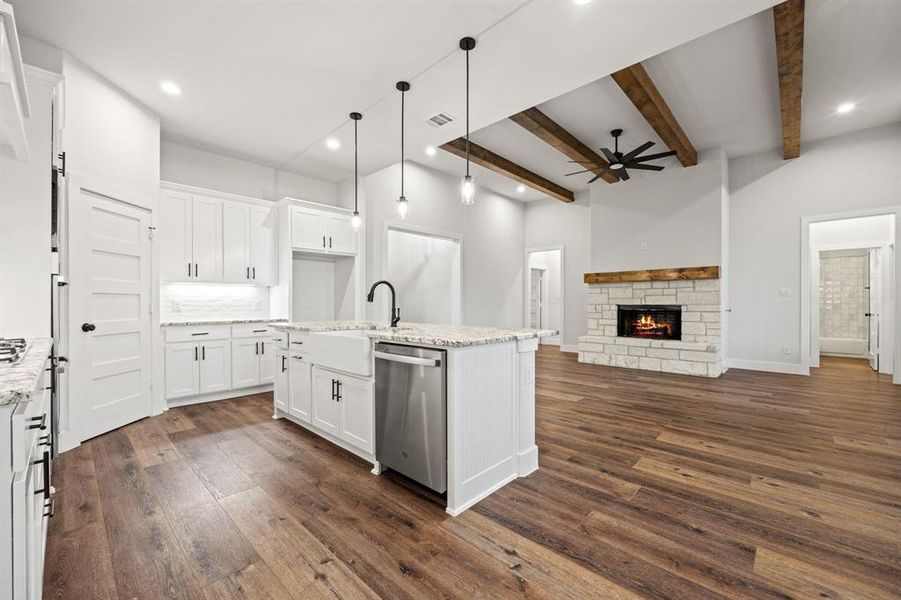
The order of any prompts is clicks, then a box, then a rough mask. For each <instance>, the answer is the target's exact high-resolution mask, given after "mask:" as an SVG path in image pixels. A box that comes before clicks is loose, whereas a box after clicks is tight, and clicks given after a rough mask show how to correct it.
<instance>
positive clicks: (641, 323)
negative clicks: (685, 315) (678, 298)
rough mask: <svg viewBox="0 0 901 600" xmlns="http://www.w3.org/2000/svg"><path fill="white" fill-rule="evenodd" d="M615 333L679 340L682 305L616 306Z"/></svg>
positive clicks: (653, 338) (620, 335) (626, 335)
mask: <svg viewBox="0 0 901 600" xmlns="http://www.w3.org/2000/svg"><path fill="white" fill-rule="evenodd" d="M616 335H617V336H619V337H632V338H643V339H650V340H681V339H682V307H681V306H671V305H664V304H641V305H620V306H617V307H616Z"/></svg>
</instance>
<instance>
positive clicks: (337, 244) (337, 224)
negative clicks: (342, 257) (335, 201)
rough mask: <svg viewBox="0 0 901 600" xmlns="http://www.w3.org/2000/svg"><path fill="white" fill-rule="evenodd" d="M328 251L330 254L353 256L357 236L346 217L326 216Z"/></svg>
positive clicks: (348, 218)
mask: <svg viewBox="0 0 901 600" xmlns="http://www.w3.org/2000/svg"><path fill="white" fill-rule="evenodd" d="M327 228H328V249H329V250H330V251H332V252H344V253H347V254H354V253H355V252H356V251H357V243H356V240H357V234H356V232H354V228H353V224H352V223H351V221H350V217H349V216H347V215H331V214H330V215H328V225H327Z"/></svg>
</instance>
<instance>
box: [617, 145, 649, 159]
mask: <svg viewBox="0 0 901 600" xmlns="http://www.w3.org/2000/svg"><path fill="white" fill-rule="evenodd" d="M653 145H654V142H645V143H644V144H642V145H641V146H639V147H638V148H636V149H635V150H632V152H629V153H628V154H625V155H623V162H626V161H629V160H632V159H633V158H635V157H636V156H638V155H639V154H641V153H642V152H644V151H645V150H647V149H648V148H650V147H651V146H653Z"/></svg>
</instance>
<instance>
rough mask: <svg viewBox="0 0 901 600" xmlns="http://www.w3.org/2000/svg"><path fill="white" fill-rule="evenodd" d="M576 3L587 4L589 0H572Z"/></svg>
mask: <svg viewBox="0 0 901 600" xmlns="http://www.w3.org/2000/svg"><path fill="white" fill-rule="evenodd" d="M573 2H575V3H576V4H588V3H589V2H591V0H573Z"/></svg>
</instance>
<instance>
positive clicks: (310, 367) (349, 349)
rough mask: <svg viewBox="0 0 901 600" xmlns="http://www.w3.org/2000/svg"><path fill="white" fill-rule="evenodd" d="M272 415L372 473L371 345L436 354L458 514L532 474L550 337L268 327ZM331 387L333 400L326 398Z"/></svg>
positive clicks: (444, 328) (363, 325)
mask: <svg viewBox="0 0 901 600" xmlns="http://www.w3.org/2000/svg"><path fill="white" fill-rule="evenodd" d="M270 326H271V327H272V328H274V329H277V330H280V331H284V332H286V333H287V335H286V336H284V338H285V339H284V342H283V344H282V345H281V346H280V347H279V349H278V352H276V361H277V364H276V373H277V379H276V384H275V401H274V405H275V410H274V417H275V418H289V419H290V420H292V421H294V422H295V423H298V424H299V425H301V426H303V427H305V428H307V429H309V430H311V431H313V432H314V433H316V434H317V435H321V436H322V437H324V438H326V439H328V440H330V441H332V442H333V443H335V444H337V445H339V446H341V447H343V448H345V449H347V450H349V451H351V452H353V453H354V454H357V455H358V456H360V457H362V458H364V459H365V460H367V461H369V462H370V463H372V465H373V473H376V474H379V473H381V470H382V465H380V463H379V460H378V457H377V452H376V450H377V440H376V406H375V392H374V390H375V386H376V383H377V382H376V377H377V376H378V374H377V372H376V368H375V352H374V345H375V343H377V342H387V343H389V344H394V345H401V346H412V347H417V348H431V349H439V350H442V351H444V352H445V353H446V354H445V356H446V358H445V360H446V433H447V448H446V452H447V454H446V457H447V460H446V469H447V512H448V513H450V514H451V515H458V514H460V513H461V512H463V511H464V510H466V509H467V508H469V507H470V506H472V505H473V504H475V503H476V502H478V501H479V500H481V499H482V498H485V497H486V496H488V495H489V494H491V493H492V492H494V491H495V490H497V489H498V488H500V487H502V486H503V485H505V484H507V483H509V482H510V481H512V480H514V479H516V478H517V477H523V476H526V475H528V474H529V473H532V472H533V471H535V470H536V469H537V468H538V448H537V446H536V445H535V351H536V349H537V348H538V339H539V338H540V337H545V336H552V335H555V334H556V332H555V331H551V330H534V329H501V328H491V327H455V326H448V325H433V324H425V323H401V324H400V325H398V327H396V328H391V327H388V326H387V324H384V323H377V322H372V321H309V322H289V323H272V324H271V325H270ZM336 390H337V393H336Z"/></svg>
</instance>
